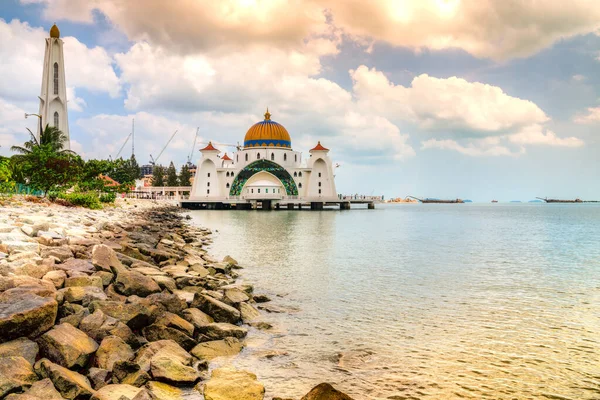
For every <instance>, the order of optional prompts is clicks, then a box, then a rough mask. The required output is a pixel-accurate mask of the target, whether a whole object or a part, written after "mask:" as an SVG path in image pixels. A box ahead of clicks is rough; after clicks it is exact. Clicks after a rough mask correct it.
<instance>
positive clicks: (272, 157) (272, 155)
mask: <svg viewBox="0 0 600 400" xmlns="http://www.w3.org/2000/svg"><path fill="white" fill-rule="evenodd" d="M271 161H275V153H271Z"/></svg>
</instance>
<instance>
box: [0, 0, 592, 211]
mask: <svg viewBox="0 0 600 400" xmlns="http://www.w3.org/2000/svg"><path fill="white" fill-rule="evenodd" d="M53 23H56V24H57V25H58V27H59V29H60V31H61V38H62V39H63V40H64V53H65V71H66V83H67V93H68V108H69V110H68V111H69V128H70V135H71V147H72V149H74V150H76V151H77V152H78V153H79V154H81V155H82V156H83V157H84V158H86V159H89V158H108V156H109V155H110V156H112V157H115V156H116V154H117V152H118V151H119V149H120V148H121V146H122V145H123V143H124V142H125V140H126V138H127V136H128V135H129V133H130V132H131V121H132V119H135V155H136V158H137V159H138V161H139V162H140V164H145V163H147V162H148V161H149V159H150V154H152V155H154V156H155V157H156V156H157V155H158V153H159V152H160V150H161V149H162V148H163V146H164V145H165V144H166V143H167V141H168V139H169V137H170V136H171V135H172V134H173V133H174V132H175V131H176V130H177V134H176V135H175V137H174V139H173V141H172V142H171V143H170V144H169V146H168V147H167V149H166V150H165V152H164V153H163V155H162V156H161V158H160V159H159V160H158V161H159V163H161V164H168V163H169V162H170V161H173V162H174V163H175V165H177V166H180V165H182V164H183V163H185V162H186V161H187V159H188V157H190V156H191V157H192V162H196V161H197V159H198V158H199V155H200V154H199V152H198V148H199V146H203V145H205V143H206V142H208V141H209V140H211V141H213V142H216V143H221V144H223V145H220V146H217V147H219V148H220V149H221V150H223V151H224V152H225V151H226V152H228V153H230V154H231V152H232V151H234V150H235V148H233V147H231V146H227V145H228V144H237V143H238V142H240V143H243V138H244V135H245V133H246V131H247V130H248V128H250V126H252V124H254V123H256V122H258V121H260V120H262V119H263V114H264V112H265V109H266V108H267V107H269V111H270V112H271V114H272V117H271V118H272V119H273V120H274V121H277V122H279V123H280V124H282V125H283V126H285V127H286V129H287V130H288V132H289V133H290V135H291V138H292V147H293V148H294V150H297V151H301V152H303V156H304V157H307V156H308V150H309V149H311V148H312V147H314V146H315V145H316V143H317V141H321V143H322V144H323V145H324V146H325V147H327V148H329V149H331V152H330V156H331V158H332V159H333V160H334V162H336V163H339V165H340V166H339V168H337V169H336V171H335V174H336V184H337V189H338V192H339V193H344V194H355V193H358V194H365V195H371V194H374V195H385V196H386V197H404V196H407V195H413V196H417V197H420V196H422V197H437V198H462V199H472V200H474V201H490V200H491V199H497V200H500V201H511V200H522V201H528V200H531V199H533V198H535V197H536V196H540V197H546V196H548V197H559V198H575V197H580V198H582V199H587V200H593V199H595V200H600V162H599V155H600V135H599V133H598V131H599V128H600V74H598V70H599V67H600V2H599V1H596V0H571V1H568V2H567V1H563V0H545V1H533V0H531V1H522V0H414V1H413V0H378V1H364V0H304V1H299V0H298V1H294V0H220V1H214V0H171V1H164V0H160V1H159V0H87V1H79V0H0V37H1V38H2V40H1V41H0V60H2V62H0V76H2V77H3V83H2V84H1V85H0V154H1V155H10V154H11V153H10V146H12V145H17V144H22V143H23V142H24V141H26V140H28V133H27V130H26V128H27V127H30V128H31V129H33V130H34V129H35V126H36V125H35V124H36V123H37V119H36V118H30V119H27V120H26V119H24V113H25V112H28V113H35V112H38V108H39V103H38V99H37V96H38V95H39V93H40V87H41V76H42V63H43V57H44V46H45V44H44V38H45V37H48V31H49V29H50V27H51V26H52V24H53ZM197 129H199V138H198V144H197V145H196V147H195V148H192V146H193V141H194V136H195V134H196V130H197ZM130 154H131V147H130V144H128V145H127V146H126V147H125V149H124V150H123V153H122V155H124V156H129V155H130Z"/></svg>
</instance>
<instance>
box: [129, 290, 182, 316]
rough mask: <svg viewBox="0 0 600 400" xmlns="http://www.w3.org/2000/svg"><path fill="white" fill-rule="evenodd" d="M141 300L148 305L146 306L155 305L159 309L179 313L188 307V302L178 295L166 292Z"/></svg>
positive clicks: (141, 302)
mask: <svg viewBox="0 0 600 400" xmlns="http://www.w3.org/2000/svg"><path fill="white" fill-rule="evenodd" d="M139 302H140V304H144V305H146V307H151V306H155V307H156V309H158V310H162V311H168V312H172V313H173V314H177V315H179V314H181V313H182V312H183V310H185V309H186V308H188V305H187V303H186V302H185V301H183V300H181V299H180V298H179V297H178V296H176V295H174V294H170V293H165V292H163V293H154V294H151V295H150V296H147V297H146V298H143V299H140V301H139Z"/></svg>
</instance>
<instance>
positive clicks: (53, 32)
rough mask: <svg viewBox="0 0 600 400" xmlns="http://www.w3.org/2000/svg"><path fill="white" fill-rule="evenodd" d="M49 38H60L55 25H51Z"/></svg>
mask: <svg viewBox="0 0 600 400" xmlns="http://www.w3.org/2000/svg"><path fill="white" fill-rule="evenodd" d="M50 37H51V38H57V39H58V38H59V37H60V31H59V30H58V26H56V24H54V25H52V28H50Z"/></svg>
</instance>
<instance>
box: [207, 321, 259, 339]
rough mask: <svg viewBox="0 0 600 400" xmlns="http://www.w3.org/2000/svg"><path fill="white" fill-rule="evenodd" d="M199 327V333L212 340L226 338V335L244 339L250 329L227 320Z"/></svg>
mask: <svg viewBox="0 0 600 400" xmlns="http://www.w3.org/2000/svg"><path fill="white" fill-rule="evenodd" d="M197 329H198V332H199V333H201V334H203V335H204V336H205V337H207V338H208V339H210V340H220V339H225V338H226V337H235V338H238V339H243V338H244V337H246V335H247V334H248V330H247V329H246V328H242V327H241V326H237V325H232V324H228V323H226V322H215V323H212V324H208V325H205V326H201V327H199V328H197Z"/></svg>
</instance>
